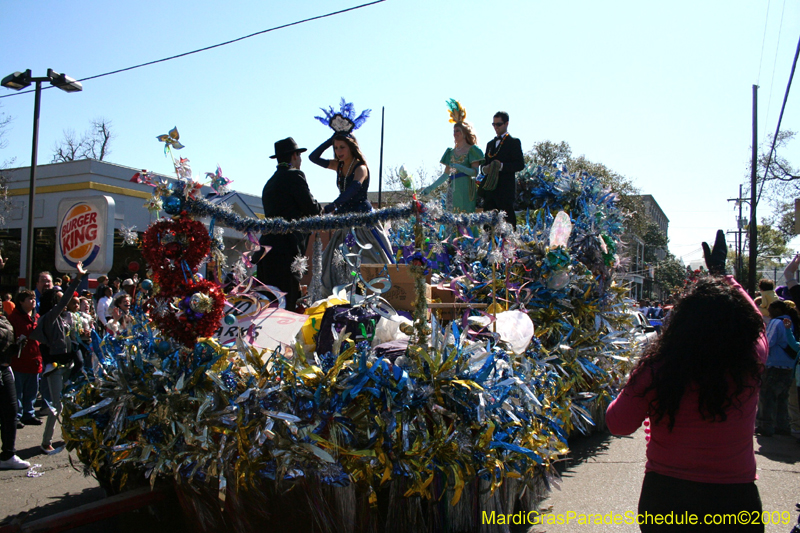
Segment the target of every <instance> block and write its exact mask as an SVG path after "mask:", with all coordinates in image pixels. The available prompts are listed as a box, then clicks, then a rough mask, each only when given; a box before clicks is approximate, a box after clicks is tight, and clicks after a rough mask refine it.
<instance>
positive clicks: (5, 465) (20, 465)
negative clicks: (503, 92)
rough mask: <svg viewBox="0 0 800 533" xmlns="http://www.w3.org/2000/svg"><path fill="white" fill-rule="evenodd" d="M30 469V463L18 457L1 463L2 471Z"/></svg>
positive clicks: (0, 468)
mask: <svg viewBox="0 0 800 533" xmlns="http://www.w3.org/2000/svg"><path fill="white" fill-rule="evenodd" d="M30 467H31V464H30V463H29V462H28V461H23V460H22V459H20V458H19V457H17V456H16V455H14V456H12V457H11V459H6V460H5V461H0V470H27V469H29V468H30Z"/></svg>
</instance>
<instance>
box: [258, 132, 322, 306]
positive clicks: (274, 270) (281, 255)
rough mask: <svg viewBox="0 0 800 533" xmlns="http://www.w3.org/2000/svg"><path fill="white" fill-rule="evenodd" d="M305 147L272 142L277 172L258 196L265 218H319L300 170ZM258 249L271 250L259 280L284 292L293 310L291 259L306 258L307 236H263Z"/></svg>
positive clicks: (295, 277)
mask: <svg viewBox="0 0 800 533" xmlns="http://www.w3.org/2000/svg"><path fill="white" fill-rule="evenodd" d="M305 151H306V149H305V148H298V147H297V143H296V142H294V139H292V138H291V137H288V138H286V139H282V140H280V141H278V142H276V143H275V155H273V156H270V159H277V160H278V169H277V170H276V171H275V174H273V175H272V177H271V178H270V179H269V181H268V182H267V184H266V185H264V190H263V192H262V193H261V203H262V205H263V206H264V216H265V217H266V218H276V217H277V218H282V219H284V220H297V219H299V218H303V217H307V216H312V215H318V214H320V213H321V212H322V209H321V208H320V206H319V203H317V201H316V200H314V197H313V196H312V195H311V191H310V190H309V189H308V183H307V182H306V175H305V174H303V172H302V171H301V170H300V163H301V162H302V156H301V154H302V153H303V152H305ZM259 243H260V244H261V246H264V247H267V246H269V247H270V250H269V251H268V252H267V254H266V255H265V256H263V257H262V258H261V260H260V261H259V262H258V279H259V281H261V283H264V284H265V285H272V286H274V287H277V288H279V289H280V290H281V291H283V292H285V293H286V309H287V310H289V311H294V310H295V308H296V307H297V299H298V298H299V297H300V278H301V277H302V276H301V275H300V274H299V273H297V272H292V262H293V261H294V258H295V257H297V256H298V255H299V256H301V257H302V256H305V254H306V247H307V246H308V233H302V232H299V231H295V232H292V233H288V234H285V235H282V234H274V235H266V234H265V235H262V236H261V239H260V240H259Z"/></svg>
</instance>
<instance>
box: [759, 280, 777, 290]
mask: <svg viewBox="0 0 800 533" xmlns="http://www.w3.org/2000/svg"><path fill="white" fill-rule="evenodd" d="M774 289H775V282H774V281H772V280H771V279H769V278H761V279H760V280H759V281H758V290H760V291H771V290H774Z"/></svg>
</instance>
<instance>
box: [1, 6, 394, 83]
mask: <svg viewBox="0 0 800 533" xmlns="http://www.w3.org/2000/svg"><path fill="white" fill-rule="evenodd" d="M385 1H386V0H374V1H373V2H369V3H366V4H361V5H358V6H354V7H348V8H347V9H342V10H340V11H333V12H331V13H327V14H325V15H317V16H316V17H310V18H307V19H303V20H298V21H296V22H290V23H288V24H282V25H280V26H275V27H274V28H269V29H266V30H261V31H257V32H255V33H251V34H250V35H245V36H244V37H238V38H236V39H231V40H230V41H225V42H223V43H218V44H214V45H211V46H206V47H204V48H198V49H197V50H192V51H191V52H184V53H182V54H178V55H174V56H170V57H165V58H163V59H157V60H155V61H148V62H147V63H141V64H139V65H134V66H132V67H126V68H121V69H118V70H112V71H111V72H106V73H104V74H97V75H95V76H89V77H88V78H81V79H79V80H78V81H80V82H83V81H88V80H94V79H97V78H102V77H104V76H111V75H112V74H119V73H120V72H127V71H129V70H134V69H137V68H142V67H147V66H149V65H155V64H156V63H163V62H165V61H171V60H173V59H178V58H179V57H185V56H189V55H192V54H197V53H199V52H205V51H206V50H212V49H214V48H219V47H221V46H226V45H229V44H233V43H237V42H239V41H244V40H245V39H249V38H251V37H255V36H257V35H263V34H265V33H269V32H273V31H276V30H282V29H284V28H289V27H291V26H297V25H299V24H305V23H306V22H311V21H314V20H319V19H324V18H327V17H333V16H334V15H341V14H342V13H347V12H349V11H355V10H357V9H361V8H364V7H369V6H372V5H375V4H380V3H381V2H385ZM50 88H51V87H42V89H43V90H44V89H50ZM34 91H35V90H34V89H30V90H28V91H21V92H16V93H12V94H6V95H3V96H0V98H10V97H12V96H19V95H22V94H28V93H32V92H34Z"/></svg>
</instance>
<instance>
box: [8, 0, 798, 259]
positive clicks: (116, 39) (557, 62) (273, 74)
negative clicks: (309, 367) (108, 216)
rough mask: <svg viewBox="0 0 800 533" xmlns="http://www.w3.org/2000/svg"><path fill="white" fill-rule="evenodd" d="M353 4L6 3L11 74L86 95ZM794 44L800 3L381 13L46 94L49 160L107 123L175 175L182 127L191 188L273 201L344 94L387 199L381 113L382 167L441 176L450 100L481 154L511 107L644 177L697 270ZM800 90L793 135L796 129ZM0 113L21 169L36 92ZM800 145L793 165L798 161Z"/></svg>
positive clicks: (122, 160) (400, 0) (727, 218)
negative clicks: (291, 157) (171, 143)
mask: <svg viewBox="0 0 800 533" xmlns="http://www.w3.org/2000/svg"><path fill="white" fill-rule="evenodd" d="M354 5H358V2H357V1H355V2H347V1H343V0H317V1H313V2H312V1H300V0H298V1H295V2H274V1H268V2H265V1H260V2H259V1H251V0H240V1H238V2H232V3H220V2H212V1H208V0H196V1H194V2H151V1H139V2H135V3H129V2H107V1H103V2H100V1H93V0H91V1H90V0H87V1H80V0H76V1H73V2H57V1H38V2H35V3H31V2H11V1H6V2H4V3H3V5H2V7H1V8H0V12H1V13H2V16H0V28H2V32H3V35H5V36H6V37H5V38H4V43H3V53H2V54H1V55H0V75H2V76H4V75H6V74H9V73H11V72H14V71H17V70H25V69H27V68H30V69H32V70H33V74H34V75H38V76H42V75H44V74H45V72H46V70H47V68H53V69H54V70H56V71H59V72H65V73H67V74H69V75H70V76H72V77H74V78H79V79H80V78H83V77H88V76H92V75H96V74H100V73H103V72H107V71H111V70H115V69H118V68H124V67H127V66H131V65H134V64H138V63H143V62H146V61H151V60H155V59H160V58H162V57H166V56H170V55H174V54H178V53H181V52H186V51H189V50H193V49H196V48H200V47H204V46H208V45H211V44H215V43H218V42H221V41H225V40H229V39H233V38H237V37H240V36H243V35H246V34H249V33H252V32H256V31H260V30H263V29H267V28H270V27H273V26H277V25H280V24H285V23H289V22H293V21H296V20H300V19H304V18H307V17H311V16H316V15H320V14H324V13H327V12H331V11H337V10H340V9H345V8H347V7H351V6H354ZM765 27H766V36H765ZM798 35H800V5H799V4H798V2H789V1H784V2H780V1H778V0H775V1H772V0H769V1H767V0H761V1H730V0H728V1H705V0H704V1H700V2H698V1H692V2H689V1H676V2H670V3H661V4H655V3H650V2H641V1H638V2H635V1H630V2H621V1H609V2H593V1H572V2H544V1H533V0H530V1H511V0H509V1H502V0H498V1H496V2H493V3H489V2H485V1H483V2H478V1H471V0H463V1H460V2H434V1H431V0H427V1H423V0H387V1H385V2H383V3H380V4H377V5H374V6H371V7H367V8H364V9H361V10H357V11H354V12H350V13H347V14H344V15H339V16H336V17H332V18H327V19H323V20H318V21H314V22H310V23H307V24H303V25H300V26H295V27H292V28H288V29H285V30H279V31H276V32H272V33H268V34H265V35H260V36H257V37H254V38H252V39H248V40H245V41H242V42H239V43H235V44H232V45H229V46H225V47H222V48H217V49H214V50H211V51H208V52H203V53H200V54H196V55H192V56H189V57H185V58H181V59H177V60H174V61H170V62H166V63H161V64H158V65H154V66H150V67H145V68H142V69H138V70H134V71H131V72H126V73H122V74H118V75H114V76H109V77H105V78H100V79H96V80H90V81H87V82H86V83H85V84H84V91H83V92H82V93H76V94H66V93H63V92H61V91H58V90H48V91H45V92H44V93H43V95H42V113H41V122H40V145H39V146H40V148H39V162H40V163H45V162H49V160H50V157H51V153H52V146H53V144H54V143H55V142H56V141H57V140H58V139H59V138H61V137H62V131H63V130H64V129H66V128H72V129H74V130H76V131H78V132H80V131H82V130H84V129H86V128H87V127H88V125H89V122H90V120H91V119H93V118H95V117H105V118H106V119H108V120H110V121H111V122H112V124H113V129H114V132H115V133H116V136H117V137H116V139H115V140H114V144H113V146H112V153H111V155H110V156H109V157H108V160H109V161H111V162H114V163H118V164H121V165H126V166H130V167H135V168H147V169H149V170H154V171H157V172H162V173H171V171H172V167H171V162H170V160H169V159H168V158H165V157H164V154H163V150H162V147H161V145H160V144H159V143H158V142H157V141H156V139H155V137H156V136H157V135H159V134H161V133H166V132H167V131H168V130H169V129H170V128H172V127H173V126H178V129H179V130H180V134H181V141H182V142H183V143H184V144H185V145H186V148H185V149H183V150H182V151H181V152H180V154H181V155H182V156H184V157H188V158H189V159H190V160H191V164H192V168H193V169H194V171H195V173H205V172H211V171H213V170H214V169H215V168H216V165H217V164H219V165H221V167H222V169H223V173H224V174H225V175H226V176H227V177H229V178H232V179H233V180H234V187H235V188H237V189H238V190H242V191H244V192H248V193H251V194H260V192H261V188H262V187H263V185H264V183H265V181H266V180H267V179H268V178H269V176H270V175H271V174H272V172H273V171H274V163H273V161H272V160H270V159H269V156H270V155H272V153H273V143H274V141H276V140H278V139H281V138H283V137H286V136H289V135H291V136H293V137H294V138H295V139H296V140H297V142H298V143H299V144H300V145H301V146H305V147H307V148H309V149H313V148H314V147H315V146H316V145H317V144H319V143H321V142H322V141H323V140H325V139H326V138H327V137H328V136H329V133H330V130H328V129H327V128H326V127H325V126H323V125H321V124H320V123H318V122H317V121H316V120H314V118H313V117H314V115H316V114H319V108H320V107H323V106H328V105H335V104H337V103H338V101H339V98H340V97H341V96H344V97H345V98H347V99H348V100H350V101H352V102H354V103H355V105H356V107H357V109H358V110H359V111H360V110H361V109H363V108H371V109H372V110H373V116H372V118H371V119H370V120H369V121H368V122H367V123H366V125H365V126H364V127H363V128H362V129H361V130H359V131H358V132H357V136H358V138H359V141H360V143H361V145H362V148H363V150H364V152H365V154H366V157H367V159H368V161H369V163H370V166H371V169H372V175H373V179H372V189H374V190H377V174H378V161H379V148H380V110H381V107H382V106H385V108H386V129H385V149H384V169H387V168H389V167H392V166H399V165H401V164H404V165H406V167H407V168H411V169H416V168H417V167H419V166H424V167H426V168H430V169H434V168H435V167H436V165H437V162H438V161H439V158H440V157H441V155H442V153H443V151H444V149H445V148H447V147H448V146H450V145H451V144H452V128H451V125H450V124H449V123H448V120H447V119H448V115H447V111H446V107H445V101H446V100H447V99H448V98H456V99H458V100H459V101H460V102H461V103H462V104H463V105H464V107H465V108H466V109H467V119H468V120H469V121H471V122H472V123H473V124H474V125H475V127H476V130H477V132H478V139H479V145H480V146H482V147H483V146H485V143H486V141H487V140H488V139H489V138H491V137H492V136H493V135H494V134H493V131H492V129H491V126H490V123H491V119H492V115H493V114H494V112H495V111H497V110H501V109H502V110H505V111H507V112H508V113H509V114H510V115H511V123H510V127H509V131H510V132H511V133H512V134H513V135H515V136H517V137H519V138H520V139H521V140H522V144H523V148H524V149H526V150H527V149H529V148H531V147H532V146H533V143H534V142H537V141H543V140H548V139H549V140H552V141H555V142H559V141H562V140H563V141H567V142H568V143H569V144H570V145H571V147H572V150H573V153H574V154H575V155H581V154H583V155H585V156H586V157H587V158H588V159H590V160H592V161H596V162H602V163H604V164H605V165H607V166H608V167H610V168H612V169H613V170H615V171H617V172H619V173H621V174H623V175H625V176H626V177H628V178H630V179H631V180H632V181H633V182H634V184H636V185H637V186H638V187H640V188H641V189H642V191H643V192H644V193H649V194H652V195H653V196H654V197H655V198H656V200H657V201H658V202H659V204H660V205H661V207H662V208H663V209H664V211H665V212H666V214H667V217H668V218H669V219H670V234H669V237H670V249H671V251H672V252H673V253H675V254H676V255H677V256H681V257H683V258H684V259H685V260H686V261H687V262H688V261H690V260H693V259H697V258H699V257H700V256H701V255H702V254H701V252H700V251H699V250H700V242H701V241H703V240H713V237H714V232H715V230H716V229H717V228H722V229H733V227H734V225H735V219H734V211H733V204H732V203H729V202H727V199H728V198H733V197H735V196H736V194H737V192H738V185H739V183H742V182H744V181H745V180H747V179H748V177H747V175H746V174H747V170H746V168H747V161H748V158H749V146H750V137H751V91H752V89H751V86H752V85H753V84H754V83H757V84H759V85H760V87H761V89H760V90H759V122H758V124H759V126H758V128H759V138H760V140H761V141H763V140H765V138H766V134H767V133H769V132H771V131H774V129H775V125H776V123H777V118H778V112H779V110H780V105H781V101H782V99H783V93H784V90H785V87H786V82H787V80H788V75H789V70H790V67H791V62H792V58H793V56H794V51H795V47H796V45H797V39H798ZM14 36H16V37H17V38H14ZM779 37H780V38H779ZM762 40H763V43H764V44H763V54H762ZM773 68H774V80H773ZM797 83H800V80H796V83H795V85H797ZM798 91H800V87H797V86H795V88H794V90H793V93H792V95H790V98H789V103H788V107H787V110H786V114H785V116H784V120H783V127H784V129H794V130H800V102H798V96H797V94H798ZM5 94H10V91H8V90H6V89H2V90H0V95H5ZM0 106H2V107H0V112H3V113H6V114H9V115H11V116H13V117H14V122H13V125H12V129H11V131H10V132H9V134H8V140H9V146H8V147H7V148H6V149H5V150H3V151H2V152H0V160H2V159H5V158H7V157H10V156H16V157H17V165H18V166H26V165H28V164H29V161H30V142H31V130H32V126H31V117H32V114H33V95H32V94H28V95H20V96H15V97H12V98H3V99H0ZM798 146H800V141H796V142H795V143H794V144H793V145H791V146H790V147H789V148H790V149H789V150H788V151H787V152H785V154H784V155H786V156H788V157H789V158H790V160H793V161H794V162H795V164H800V150H798ZM331 157H332V156H331ZM303 170H305V171H306V175H307V177H308V180H309V183H310V185H311V188H312V191H313V193H314V194H315V195H316V196H317V198H318V199H320V200H332V199H333V198H334V197H335V196H336V189H335V177H334V175H333V173H332V172H330V171H326V170H323V169H320V168H318V167H316V166H314V165H312V164H310V163H309V162H308V161H305V162H304V165H303ZM766 211H767V205H766V204H762V205H760V207H759V213H765V212H766Z"/></svg>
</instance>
